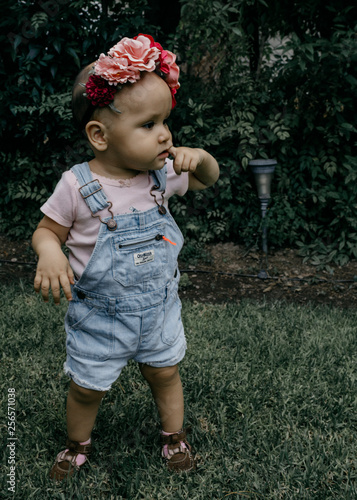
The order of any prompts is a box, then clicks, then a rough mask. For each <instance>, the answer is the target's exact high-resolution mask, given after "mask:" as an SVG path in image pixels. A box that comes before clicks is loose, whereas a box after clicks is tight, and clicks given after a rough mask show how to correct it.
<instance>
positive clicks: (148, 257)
mask: <svg viewBox="0 0 357 500" xmlns="http://www.w3.org/2000/svg"><path fill="white" fill-rule="evenodd" d="M154 258H155V251H154V250H147V251H146V252H140V253H134V263H135V265H136V266H142V265H143V264H148V263H149V262H152V261H153V260H154Z"/></svg>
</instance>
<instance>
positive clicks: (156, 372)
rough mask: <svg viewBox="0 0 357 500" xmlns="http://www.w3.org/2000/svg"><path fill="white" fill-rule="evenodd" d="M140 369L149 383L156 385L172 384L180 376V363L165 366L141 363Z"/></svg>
mask: <svg viewBox="0 0 357 500" xmlns="http://www.w3.org/2000/svg"><path fill="white" fill-rule="evenodd" d="M140 371H141V373H142V375H143V377H144V378H145V379H146V380H147V381H148V383H149V384H150V385H154V386H170V385H172V384H173V383H175V382H176V381H177V380H179V378H180V375H179V370H178V365H175V366H165V367H163V368H157V367H154V366H149V365H140Z"/></svg>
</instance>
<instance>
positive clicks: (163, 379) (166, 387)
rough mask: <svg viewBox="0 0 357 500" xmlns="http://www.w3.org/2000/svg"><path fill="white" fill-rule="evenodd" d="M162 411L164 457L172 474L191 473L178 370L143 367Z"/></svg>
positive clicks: (175, 367)
mask: <svg viewBox="0 0 357 500" xmlns="http://www.w3.org/2000/svg"><path fill="white" fill-rule="evenodd" d="M140 370H141V373H142V374H143V376H144V378H145V379H146V380H147V381H148V383H149V385H150V388H151V392H152V394H153V396H154V399H155V403H156V405H157V408H158V410H159V415H160V420H161V425H162V432H161V443H162V445H163V448H162V456H163V457H164V458H165V459H166V460H167V464H168V468H169V470H172V471H176V472H178V471H189V470H191V469H193V468H194V467H195V460H194V458H193V456H192V455H191V446H190V445H189V444H188V442H187V440H186V429H183V428H182V427H183V416H184V402H183V390H182V384H181V379H180V375H179V371H178V366H177V365H176V366H169V367H165V368H154V367H152V366H149V365H140Z"/></svg>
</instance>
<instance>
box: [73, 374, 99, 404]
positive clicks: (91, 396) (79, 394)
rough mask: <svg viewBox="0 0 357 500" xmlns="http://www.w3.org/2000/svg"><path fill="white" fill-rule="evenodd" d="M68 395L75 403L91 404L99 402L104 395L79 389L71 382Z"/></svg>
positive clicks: (79, 387)
mask: <svg viewBox="0 0 357 500" xmlns="http://www.w3.org/2000/svg"><path fill="white" fill-rule="evenodd" d="M69 394H70V396H71V397H72V398H73V399H74V400H75V401H76V402H77V403H81V404H93V403H96V402H100V401H101V400H102V398H103V396H104V395H105V392H101V391H94V390H92V389H86V388H85V387H81V386H80V385H77V384H76V383H75V382H73V380H71V385H70V388H69Z"/></svg>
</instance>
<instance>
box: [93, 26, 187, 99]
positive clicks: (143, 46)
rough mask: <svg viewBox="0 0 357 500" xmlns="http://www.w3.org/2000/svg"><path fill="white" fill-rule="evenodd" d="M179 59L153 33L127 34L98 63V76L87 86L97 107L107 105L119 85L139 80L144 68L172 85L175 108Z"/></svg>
mask: <svg viewBox="0 0 357 500" xmlns="http://www.w3.org/2000/svg"><path fill="white" fill-rule="evenodd" d="M175 61H176V56H175V54H173V53H172V52H170V51H168V50H164V49H163V48H162V46H161V45H160V44H159V43H157V42H155V41H154V39H153V37H152V36H151V35H145V34H143V33H139V35H138V36H136V37H134V38H127V37H125V38H123V39H122V40H120V42H118V43H117V44H116V45H114V47H112V48H111V49H110V50H109V52H108V54H107V55H105V54H101V55H100V56H99V59H98V60H97V61H96V62H95V64H94V75H92V76H90V78H89V80H88V83H87V85H86V90H87V97H88V99H89V100H90V101H91V102H92V104H93V105H94V106H96V105H97V106H106V105H108V104H109V103H110V102H112V101H113V99H114V95H115V92H116V90H117V85H118V84H124V83H127V82H130V83H135V82H136V81H138V80H140V77H141V75H140V73H141V71H148V72H151V71H155V72H156V73H157V74H159V75H160V76H161V77H162V78H163V79H164V81H165V82H166V84H167V85H168V86H169V88H170V92H171V96H172V107H173V108H174V107H175V105H176V99H175V94H176V91H177V89H178V88H179V87H180V84H179V82H178V78H179V72H180V70H179V68H178V66H177V64H176V62H175Z"/></svg>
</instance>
